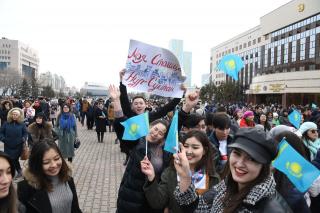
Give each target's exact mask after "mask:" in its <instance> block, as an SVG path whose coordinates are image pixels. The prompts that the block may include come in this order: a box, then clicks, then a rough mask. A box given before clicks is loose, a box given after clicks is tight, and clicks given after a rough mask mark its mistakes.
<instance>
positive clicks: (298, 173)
mask: <svg viewBox="0 0 320 213" xmlns="http://www.w3.org/2000/svg"><path fill="white" fill-rule="evenodd" d="M278 148H279V152H278V156H277V157H276V159H275V160H274V161H273V162H272V166H273V167H275V168H276V169H278V170H280V171H281V172H283V173H284V174H285V175H286V176H287V177H288V179H289V180H290V181H291V183H292V184H293V185H295V187H296V188H297V189H298V190H299V191H300V192H303V193H304V192H306V191H307V190H308V189H309V188H310V186H311V184H312V183H313V182H314V181H315V179H317V178H318V177H319V175H320V170H318V169H317V168H316V167H315V166H314V165H312V164H311V163H310V162H309V161H307V160H306V159H304V158H303V157H302V156H301V155H300V154H299V153H298V152H297V151H296V150H295V149H294V148H293V147H292V146H291V145H290V144H289V143H288V142H287V141H286V140H285V139H282V141H281V142H280V144H279V146H278Z"/></svg>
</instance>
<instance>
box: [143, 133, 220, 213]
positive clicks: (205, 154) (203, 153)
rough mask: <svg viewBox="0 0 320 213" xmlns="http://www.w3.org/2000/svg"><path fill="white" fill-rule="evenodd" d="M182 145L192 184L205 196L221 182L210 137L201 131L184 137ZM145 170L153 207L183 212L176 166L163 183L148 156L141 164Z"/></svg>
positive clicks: (167, 173)
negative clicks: (177, 190)
mask: <svg viewBox="0 0 320 213" xmlns="http://www.w3.org/2000/svg"><path fill="white" fill-rule="evenodd" d="M182 144H183V146H184V148H185V150H186V155H187V158H188V161H189V166H190V171H191V176H192V178H191V179H192V183H193V184H194V185H195V188H196V192H197V194H200V195H202V194H204V193H205V192H206V191H208V190H209V189H210V188H211V187H212V186H213V185H215V184H217V183H218V182H219V175H218V174H217V173H216V171H215V168H214V163H213V160H212V159H213V158H214V151H213V149H212V146H211V144H210V141H209V140H208V137H207V136H206V134H205V133H204V132H202V131H199V130H191V131H189V132H188V133H187V134H186V135H185V136H184V138H183V140H182ZM141 171H142V172H143V173H144V174H145V175H146V176H147V179H148V181H147V182H146V183H145V185H144V187H143V190H144V192H145V195H146V198H147V200H148V202H149V204H150V206H151V207H153V208H155V209H164V208H165V207H168V209H169V212H176V213H179V212H182V211H181V209H180V208H179V205H178V204H177V202H176V200H175V199H174V195H173V192H174V190H175V188H176V186H177V183H178V181H179V177H177V172H176V170H175V168H174V166H173V164H172V165H171V166H170V167H168V168H167V169H165V170H164V171H163V173H162V175H161V180H160V182H159V183H158V181H157V180H156V176H155V171H154V168H153V165H152V163H151V162H150V161H149V159H148V158H147V157H145V158H144V159H143V160H142V161H141ZM155 201H156V202H155Z"/></svg>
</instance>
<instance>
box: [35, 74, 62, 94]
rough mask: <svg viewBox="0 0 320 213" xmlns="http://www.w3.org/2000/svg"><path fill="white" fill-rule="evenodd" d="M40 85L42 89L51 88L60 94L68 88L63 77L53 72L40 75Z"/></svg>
mask: <svg viewBox="0 0 320 213" xmlns="http://www.w3.org/2000/svg"><path fill="white" fill-rule="evenodd" d="M39 84H40V85H41V86H42V87H45V86H51V87H52V89H53V91H54V92H56V93H58V92H60V91H61V90H62V91H63V90H64V89H65V88H66V82H65V80H64V78H63V77H62V76H59V75H57V74H52V73H51V72H49V71H48V72H45V73H41V74H40V78H39Z"/></svg>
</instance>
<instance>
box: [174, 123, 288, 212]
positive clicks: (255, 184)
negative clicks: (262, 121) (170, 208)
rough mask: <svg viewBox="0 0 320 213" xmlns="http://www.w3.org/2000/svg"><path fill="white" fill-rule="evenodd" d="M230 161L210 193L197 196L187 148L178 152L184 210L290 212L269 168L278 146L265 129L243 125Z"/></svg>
mask: <svg viewBox="0 0 320 213" xmlns="http://www.w3.org/2000/svg"><path fill="white" fill-rule="evenodd" d="M229 147H230V148H232V151H231V154H230V157H229V159H228V162H227V168H226V172H225V175H224V179H223V180H222V181H221V182H220V183H219V184H217V185H216V186H214V187H213V188H212V189H211V190H210V191H209V192H208V193H209V194H208V196H198V195H197V193H196V192H195V187H194V184H192V181H191V176H190V167H189V163H188V160H187V156H186V150H185V149H184V147H183V146H180V148H181V152H180V153H178V154H175V161H174V165H175V168H176V170H177V173H178V175H179V176H180V178H181V179H180V182H179V184H178V187H177V189H176V190H175V192H174V194H175V198H176V200H177V202H178V203H179V205H180V206H181V208H183V209H184V212H192V211H193V210H196V212H212V213H213V212H214V213H220V212H221V213H222V212H224V213H231V212H291V210H290V208H289V206H288V205H287V204H286V202H285V201H284V199H283V198H282V197H281V195H280V194H279V193H278V192H277V191H276V183H275V180H274V178H273V176H272V174H271V172H270V164H271V161H272V160H273V159H274V158H275V156H276V148H275V146H274V143H273V142H272V141H269V140H267V137H266V133H265V132H264V131H263V130H258V129H256V128H241V129H239V130H238V132H237V134H236V135H235V140H234V142H233V143H232V144H230V145H229Z"/></svg>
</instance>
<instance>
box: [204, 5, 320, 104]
mask: <svg viewBox="0 0 320 213" xmlns="http://www.w3.org/2000/svg"><path fill="white" fill-rule="evenodd" d="M227 54H236V55H239V56H240V57H241V58H242V60H243V61H244V64H245V66H244V68H243V69H242V70H241V71H240V72H239V82H238V83H239V85H240V86H241V87H240V88H243V89H244V91H245V93H246V94H247V98H248V101H250V102H253V103H270V102H273V103H274V102H278V103H282V105H284V106H286V105H288V104H292V103H294V104H307V103H311V102H317V103H319V102H320V4H319V0H293V1H290V2H289V3H287V4H285V5H283V6H281V7H279V8H277V9H275V10H274V11H272V12H270V13H268V14H266V15H264V16H262V17H261V18H260V25H259V26H256V27H254V28H252V29H250V30H248V31H246V32H244V33H242V34H240V35H238V36H236V37H234V38H232V39H230V40H228V41H226V42H223V43H222V44H219V45H217V46H216V47H214V48H212V49H211V67H210V72H211V74H212V77H213V79H212V80H213V82H214V83H215V84H216V85H217V86H219V85H221V83H222V82H225V81H233V80H232V79H231V78H230V77H227V76H226V75H225V74H224V73H223V72H221V71H219V70H217V69H216V67H217V65H218V63H219V61H220V59H221V58H222V57H223V56H225V55H227Z"/></svg>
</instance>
